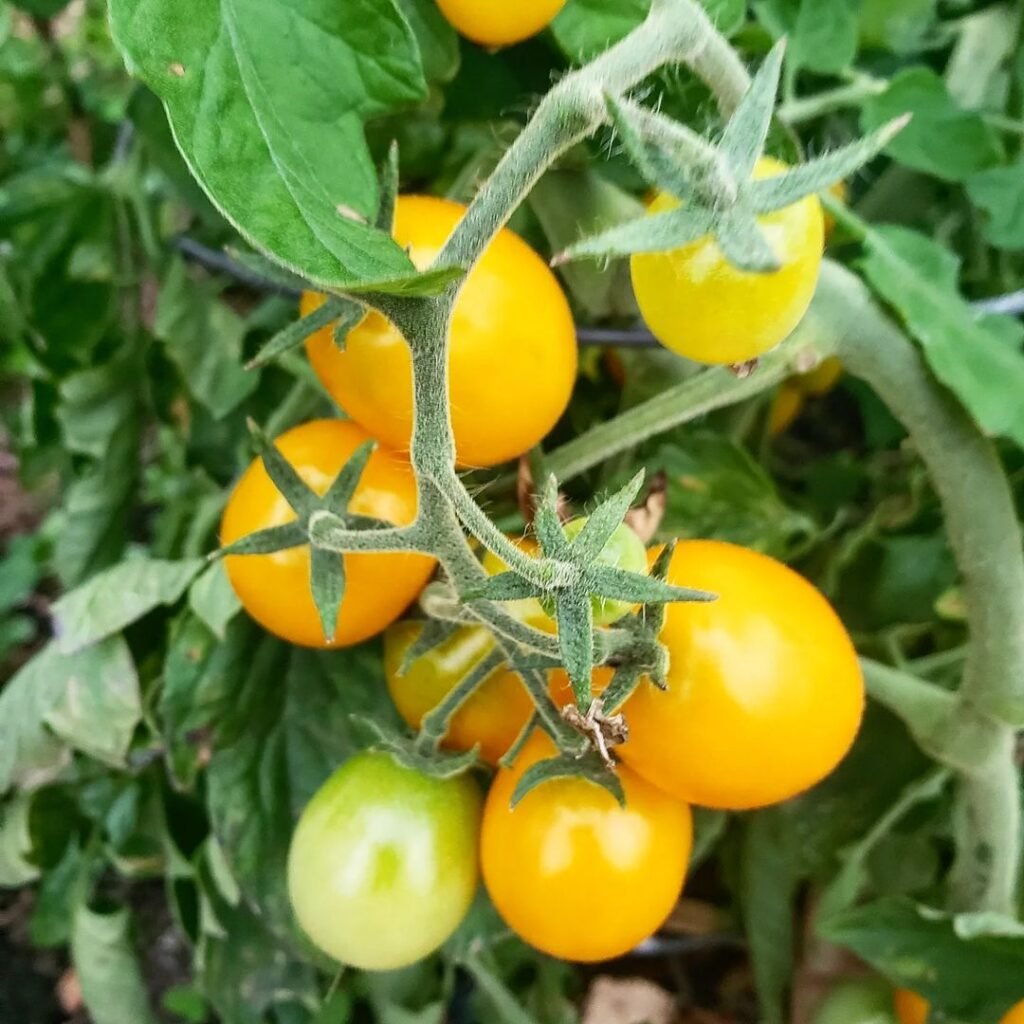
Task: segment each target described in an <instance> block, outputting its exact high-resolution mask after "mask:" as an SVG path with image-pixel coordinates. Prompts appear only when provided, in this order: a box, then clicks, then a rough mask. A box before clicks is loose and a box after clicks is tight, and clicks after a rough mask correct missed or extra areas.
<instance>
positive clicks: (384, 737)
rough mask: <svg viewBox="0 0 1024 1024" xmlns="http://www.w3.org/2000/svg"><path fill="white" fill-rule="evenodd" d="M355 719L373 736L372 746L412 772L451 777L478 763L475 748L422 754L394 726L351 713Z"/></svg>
mask: <svg viewBox="0 0 1024 1024" xmlns="http://www.w3.org/2000/svg"><path fill="white" fill-rule="evenodd" d="M352 717H353V721H356V722H358V723H359V724H360V725H362V726H363V727H364V728H365V729H367V730H368V731H369V732H370V733H372V734H373V736H374V742H373V744H372V745H373V747H374V749H376V750H382V751H384V752H385V753H387V754H390V755H391V756H392V757H393V758H394V759H395V760H396V761H397V762H398V763H399V764H400V765H402V766H403V767H405V768H409V769H411V770H412V771H416V772H422V773H423V774H424V775H430V776H432V777H433V778H435V779H451V778H454V777H455V776H456V775H462V774H463V773H464V772H467V771H469V770H470V769H471V768H474V767H475V766H476V765H477V763H478V762H479V756H478V750H479V748H478V747H473V749H472V750H465V751H461V752H460V753H456V754H452V753H448V752H446V751H438V752H433V751H432V752H431V753H429V754H424V753H422V752H421V751H419V750H417V748H416V745H415V741H413V740H411V739H409V737H408V736H404V735H403V734H402V733H400V732H398V731H397V730H396V729H392V728H390V727H389V726H386V725H384V724H382V723H381V722H378V721H377V720H376V719H375V718H370V717H369V716H368V715H353V716H352Z"/></svg>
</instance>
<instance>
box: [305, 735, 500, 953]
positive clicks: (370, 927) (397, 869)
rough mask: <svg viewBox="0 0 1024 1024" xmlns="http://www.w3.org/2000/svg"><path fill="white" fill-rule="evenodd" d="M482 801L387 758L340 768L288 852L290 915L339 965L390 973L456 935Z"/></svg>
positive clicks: (467, 786)
mask: <svg viewBox="0 0 1024 1024" xmlns="http://www.w3.org/2000/svg"><path fill="white" fill-rule="evenodd" d="M479 820H480V796H479V794H478V792H477V790H476V788H475V786H474V783H473V782H472V780H471V779H468V778H465V777H462V778H459V779H449V780H441V779H431V778H428V777H426V776H424V775H420V774H419V773H417V772H415V771H413V770H412V769H410V768H404V767H402V766H401V765H399V764H397V763H396V762H395V761H393V760H392V759H391V757H390V756H389V755H387V754H373V753H368V754H360V755H358V756H357V757H354V758H352V759H351V760H349V761H347V762H346V763H345V764H344V765H342V766H341V767H340V768H339V769H338V770H337V771H336V772H335V773H334V774H333V775H332V776H331V777H330V778H329V779H328V780H327V781H326V782H325V783H324V784H323V786H322V787H321V789H320V790H318V792H317V794H316V795H315V796H314V797H313V799H312V800H311V801H310V802H309V804H308V805H307V806H306V808H305V810H304V811H303V813H302V817H301V818H300V819H299V824H298V826H297V827H296V829H295V837H294V838H293V839H292V844H291V850H290V852H289V854H288V893H289V895H290V897H291V901H292V906H293V907H294V909H295V916H296V917H297V918H298V920H299V923H300V924H301V925H302V928H303V930H304V931H305V932H306V934H307V935H308V936H309V937H310V938H311V939H312V940H313V942H315V943H316V944H317V945H318V946H319V947H320V948H321V949H322V950H324V952H326V953H328V954H329V955H330V956H332V957H334V958H335V959H336V960H339V961H341V962H342V963H344V964H350V965H352V966H354V967H364V968H367V969H368V970H374V971H381V970H393V969H394V968H396V967H404V966H406V965H407V964H410V963H413V962H415V961H416V960H420V959H422V958H423V957H425V956H426V955H427V954H428V953H432V952H433V951H434V950H435V949H437V947H438V946H440V945H441V943H442V942H444V941H445V939H447V938H448V936H449V935H451V933H452V932H453V931H454V930H455V929H456V928H457V927H458V925H459V922H460V921H461V920H462V918H463V917H464V916H465V914H466V911H467V910H468V909H469V904H470V903H471V902H472V899H473V893H474V892H475V890H476V881H477V829H478V827H479Z"/></svg>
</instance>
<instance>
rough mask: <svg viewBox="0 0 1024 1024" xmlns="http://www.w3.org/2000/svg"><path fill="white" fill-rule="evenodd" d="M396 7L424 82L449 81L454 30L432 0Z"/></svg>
mask: <svg viewBox="0 0 1024 1024" xmlns="http://www.w3.org/2000/svg"><path fill="white" fill-rule="evenodd" d="M398 7H399V10H401V12H402V13H403V14H404V15H405V20H406V21H408V23H409V25H410V26H411V27H412V31H413V34H414V35H415V36H416V43H417V45H418V46H419V51H420V60H421V61H422V63H423V74H424V76H425V77H426V79H427V81H428V82H439V83H444V82H450V81H451V80H452V79H453V78H454V77H455V74H456V72H457V71H458V70H459V37H458V35H457V34H456V32H455V29H453V28H452V27H451V25H449V24H448V20H447V19H446V18H445V16H444V15H443V14H442V13H441V11H440V8H439V7H438V6H437V4H436V3H435V2H434V0H398ZM381 226H382V225H380V224H379V223H378V227H381ZM385 230H390V228H385Z"/></svg>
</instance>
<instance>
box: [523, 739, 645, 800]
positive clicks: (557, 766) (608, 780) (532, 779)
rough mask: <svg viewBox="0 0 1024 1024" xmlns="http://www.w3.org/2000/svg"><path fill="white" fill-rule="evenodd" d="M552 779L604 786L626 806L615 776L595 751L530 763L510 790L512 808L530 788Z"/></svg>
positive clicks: (624, 795)
mask: <svg viewBox="0 0 1024 1024" xmlns="http://www.w3.org/2000/svg"><path fill="white" fill-rule="evenodd" d="M554 779H584V780H585V781H587V782H592V783H593V784H594V785H596V786H602V787H603V788H604V789H606V790H607V791H608V792H609V793H610V794H611V795H612V796H613V797H614V798H615V800H616V801H617V802H618V804H619V806H620V807H625V806H626V794H625V792H624V791H623V788H622V782H621V781H620V779H619V777H618V775H616V774H615V772H614V771H612V770H611V769H610V768H608V766H607V765H605V763H604V762H603V761H602V760H601V758H600V756H599V755H598V754H597V753H596V752H595V751H590V752H589V753H586V754H584V755H583V756H582V757H571V756H569V755H567V754H559V755H558V756H557V757H550V758H547V759H546V760H544V761H538V762H537V763H536V764H532V765H530V767H529V768H527V769H526V771H525V772H523V775H522V777H521V778H520V780H519V782H518V783H517V784H516V788H515V789H514V790H513V792H512V801H511V805H512V807H515V806H516V804H518V803H519V802H520V801H521V800H522V799H523V798H524V797H525V796H526V795H527V794H528V793H529V792H530V791H531V790H534V789H536V788H537V787H538V786H541V785H543V784H544V783H545V782H551V781H553V780H554Z"/></svg>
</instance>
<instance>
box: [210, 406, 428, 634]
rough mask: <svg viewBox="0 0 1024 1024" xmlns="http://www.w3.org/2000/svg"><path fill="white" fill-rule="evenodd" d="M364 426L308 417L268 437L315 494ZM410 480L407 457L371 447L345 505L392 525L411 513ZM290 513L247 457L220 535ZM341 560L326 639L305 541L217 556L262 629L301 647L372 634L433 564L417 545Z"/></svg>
mask: <svg viewBox="0 0 1024 1024" xmlns="http://www.w3.org/2000/svg"><path fill="white" fill-rule="evenodd" d="M366 440H368V435H367V434H366V432H365V431H364V430H362V429H361V428H360V427H358V426H357V425H356V424H354V423H350V422H345V421H343V420H331V419H327V420H313V421H311V422H309V423H304V424H302V425H301V426H298V427H295V428H294V429H292V430H289V431H288V432H287V433H285V434H282V435H281V437H279V438H278V439H277V442H276V444H277V446H278V448H279V449H280V451H281V453H282V454H283V455H284V457H285V458H286V459H287V460H288V462H290V463H291V464H292V466H294V467H295V470H296V471H297V472H298V474H299V476H300V477H301V478H302V479H303V480H304V481H305V482H306V483H307V484H308V485H309V486H310V487H312V488H313V490H315V491H316V492H317V493H318V494H323V493H324V492H325V491H326V490H327V488H328V487H329V486H330V485H331V483H332V482H333V480H334V478H335V476H337V474H338V471H339V470H340V469H341V467H342V466H343V465H344V464H345V463H346V462H347V461H348V459H349V458H350V456H351V455H352V453H353V452H354V451H355V450H356V448H358V447H359V446H360V445H361V444H362V443H363V442H364V441H366ZM416 508H417V497H416V480H415V477H414V476H413V472H412V468H411V467H410V465H409V463H408V461H407V460H406V459H404V458H403V457H402V456H400V455H396V454H394V453H392V452H388V451H385V450H383V449H377V450H376V451H374V453H373V454H372V455H371V456H370V460H369V462H368V463H367V466H366V469H365V470H364V472H363V475H362V477H361V479H360V481H359V485H358V486H357V488H356V491H355V494H354V495H353V497H352V500H351V502H350V503H349V511H351V512H353V513H358V514H361V515H365V516H373V517H375V518H378V519H384V520H387V521H388V522H390V523H395V524H396V525H399V526H401V525H405V524H406V523H410V522H412V521H413V519H415V517H416ZM294 518H295V513H294V512H293V511H292V508H291V506H289V504H288V502H287V501H285V499H284V497H283V496H282V495H281V494H280V492H279V491H278V490H277V488H276V487H275V486H274V484H273V482H272V481H271V479H270V477H269V476H268V475H267V471H266V469H265V468H264V466H263V462H262V460H261V459H256V460H254V461H253V462H252V464H251V465H250V466H249V468H248V469H247V470H246V471H245V473H244V474H243V475H242V477H241V479H240V480H239V481H238V484H237V485H236V486H235V489H234V491H233V492H232V493H231V496H230V498H229V499H228V503H227V507H226V508H225V510H224V517H223V520H222V521H221V530H220V537H221V542H222V543H224V544H231V543H232V542H234V541H236V540H238V539H239V538H241V537H245V536H247V535H248V534H250V533H255V532H256V531H257V530H264V529H266V528H268V527H271V526H280V525H282V524H283V523H287V522H290V521H291V520H293V519H294ZM342 557H344V559H345V575H346V583H345V597H344V600H343V601H342V603H341V608H340V610H339V614H338V625H337V631H336V633H335V638H334V642H333V643H328V642H327V640H326V639H325V637H324V633H323V629H322V627H321V625H320V618H319V616H318V614H317V610H316V605H315V604H314V603H313V594H312V591H311V590H310V580H309V573H310V558H309V547H308V546H303V547H297V548H289V549H288V550H286V551H277V552H274V553H272V554H267V555H232V556H229V557H227V558H226V559H225V565H226V568H227V573H228V578H229V579H230V580H231V585H232V587H234V590H235V593H236V594H237V595H238V598H239V600H240V601H241V602H242V604H243V605H244V607H245V610H246V611H247V612H248V613H249V614H250V615H251V616H252V617H253V618H254V619H255V620H256V621H257V622H258V623H260V625H261V626H263V627H264V628H265V629H268V630H270V632H271V633H275V634H276V635H277V636H279V637H281V638H282V639H284V640H288V641H290V642H291V643H294V644H302V645H304V646H306V647H332V646H338V647H343V646H345V645H347V644H354V643H358V642H359V641H360V640H365V639H366V638H367V637H370V636H373V635H374V634H375V633H379V632H380V631H381V630H382V629H384V627H385V626H387V625H388V624H389V623H391V622H393V621H394V620H395V619H397V618H398V616H399V615H401V613H402V611H403V610H404V609H405V608H406V607H407V606H408V605H409V603H410V602H411V601H412V600H413V599H414V598H415V597H416V595H417V594H418V593H419V592H420V590H421V589H422V588H423V585H424V584H425V583H426V582H427V580H428V579H429V578H430V574H431V573H432V572H433V571H434V565H435V562H434V560H433V559H432V558H429V557H427V556H426V555H420V554H406V553H404V552H395V553H390V552H389V553H386V554H385V553H380V554H378V553H373V554H370V553H367V554H351V555H344V556H342Z"/></svg>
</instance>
